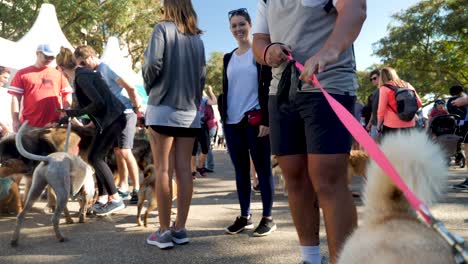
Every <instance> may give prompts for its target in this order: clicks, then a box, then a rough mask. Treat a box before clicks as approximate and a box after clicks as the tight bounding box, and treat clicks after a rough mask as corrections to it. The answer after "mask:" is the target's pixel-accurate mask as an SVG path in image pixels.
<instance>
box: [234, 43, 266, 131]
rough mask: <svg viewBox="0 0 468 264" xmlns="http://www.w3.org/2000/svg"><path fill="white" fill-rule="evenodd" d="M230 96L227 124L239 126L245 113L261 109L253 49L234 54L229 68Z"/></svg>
mask: <svg viewBox="0 0 468 264" xmlns="http://www.w3.org/2000/svg"><path fill="white" fill-rule="evenodd" d="M227 78H228V94H227V101H228V103H227V119H226V124H237V123H239V122H240V121H242V118H244V116H245V113H246V112H248V111H249V110H252V109H259V108H260V105H259V103H258V80H257V78H258V76H257V66H256V64H255V59H254V57H253V53H252V49H249V50H248V51H247V52H245V53H244V54H241V55H237V54H236V52H234V53H233V54H232V57H231V60H230V61H229V64H228V67H227Z"/></svg>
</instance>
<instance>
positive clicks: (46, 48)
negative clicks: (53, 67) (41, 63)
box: [37, 43, 59, 57]
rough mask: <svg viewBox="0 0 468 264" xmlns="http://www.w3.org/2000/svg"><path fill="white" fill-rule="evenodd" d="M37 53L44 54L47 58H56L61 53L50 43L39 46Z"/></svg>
mask: <svg viewBox="0 0 468 264" xmlns="http://www.w3.org/2000/svg"><path fill="white" fill-rule="evenodd" d="M37 51H40V52H42V53H44V54H45V55H46V56H54V57H55V56H57V54H58V53H59V51H58V50H57V48H56V47H55V46H54V45H51V44H49V43H45V44H39V45H38V46H37Z"/></svg>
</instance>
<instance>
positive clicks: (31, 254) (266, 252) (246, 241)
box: [0, 151, 468, 264]
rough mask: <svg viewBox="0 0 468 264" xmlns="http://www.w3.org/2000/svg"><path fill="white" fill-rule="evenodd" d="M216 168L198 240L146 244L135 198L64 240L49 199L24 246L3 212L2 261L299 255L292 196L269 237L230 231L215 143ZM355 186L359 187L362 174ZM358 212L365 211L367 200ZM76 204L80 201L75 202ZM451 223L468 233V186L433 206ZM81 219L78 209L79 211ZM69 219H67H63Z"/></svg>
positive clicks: (226, 169) (226, 180)
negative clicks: (162, 246) (170, 245)
mask: <svg viewBox="0 0 468 264" xmlns="http://www.w3.org/2000/svg"><path fill="white" fill-rule="evenodd" d="M215 158H216V173H213V174H209V176H208V177H207V178H205V179H199V180H197V181H196V182H195V194H194V198H193V206H192V208H191V210H190V215H189V219H188V228H189V231H190V235H191V239H192V240H191V243H190V244H188V245H185V246H178V247H176V248H175V249H173V250H168V251H162V250H159V249H157V248H155V247H153V246H149V245H146V243H145V240H146V237H147V236H148V234H149V233H151V232H152V231H153V230H154V229H155V227H156V222H157V215H156V212H153V213H152V214H151V218H150V219H149V222H150V227H148V228H144V227H138V226H136V224H135V215H136V206H134V205H130V206H128V207H127V208H126V209H125V210H123V211H121V212H119V213H118V214H116V215H113V216H111V217H105V218H97V217H94V218H89V219H88V222H87V223H85V224H72V225H66V224H63V225H62V226H61V229H62V231H63V233H64V234H65V235H66V236H67V237H68V238H69V239H70V240H69V241H67V242H66V243H59V242H57V241H56V240H55V237H54V235H53V231H52V227H51V223H50V217H51V215H46V214H44V213H43V212H42V209H41V208H43V207H44V205H45V203H44V201H41V202H38V203H36V205H35V210H34V211H33V212H32V213H31V214H29V215H28V217H27V219H26V221H25V225H24V228H23V229H22V235H21V240H20V245H19V247H18V248H11V247H10V245H9V241H10V237H11V234H12V229H13V227H14V223H15V218H14V217H12V216H5V215H2V216H0V263H1V264H3V263H5V264H6V263H8V264H26V263H67V264H72V263H119V264H120V263H126V264H127V263H275V264H276V263H299V261H300V255H299V251H298V248H297V246H298V241H297V236H296V233H295V229H294V226H293V225H292V220H291V216H290V213H289V208H288V203H287V198H286V197H284V196H283V195H282V194H281V193H278V194H277V195H276V196H275V204H274V210H273V215H274V217H275V221H276V223H277V225H278V230H277V231H276V232H275V233H273V234H272V235H271V236H268V237H264V238H255V237H252V235H251V233H248V232H247V233H242V234H239V235H235V236H230V235H225V234H224V231H223V228H224V227H225V226H227V225H229V224H231V223H232V221H233V220H234V219H235V217H236V216H237V215H238V214H239V205H238V203H237V195H236V192H235V182H234V171H233V168H232V166H231V164H230V161H229V160H228V157H227V155H226V153H225V152H224V151H216V153H215ZM464 173H465V171H464V170H460V169H459V170H454V171H452V172H451V175H450V184H452V183H454V182H460V181H461V180H462V179H463V178H464ZM355 180H356V182H355V184H354V185H353V189H356V190H357V189H359V186H360V182H359V179H355ZM357 204H358V205H359V207H358V211H359V214H362V206H361V205H362V204H361V202H360V201H359V200H357ZM70 209H71V211H72V212H76V211H77V209H78V205H77V203H76V202H71V203H70ZM252 209H253V219H254V221H255V222H258V221H259V220H260V217H261V202H260V196H259V195H258V194H256V195H255V196H254V197H253V204H252ZM433 212H434V214H435V215H436V216H437V217H439V218H440V219H442V220H443V221H444V222H445V223H446V225H447V227H448V228H449V229H450V230H452V231H455V232H457V233H458V234H460V235H462V236H464V237H465V238H466V239H467V238H468V220H467V219H468V192H457V191H453V190H449V193H448V196H447V198H446V199H445V200H444V201H443V202H442V203H441V204H440V205H438V206H436V207H435V208H434V210H433ZM74 219H76V217H75V218H74ZM62 221H63V220H62ZM324 234H325V232H324V227H323V224H322V226H321V235H322V236H321V240H322V254H324V255H327V248H326V241H325V236H324Z"/></svg>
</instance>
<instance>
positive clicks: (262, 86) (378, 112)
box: [0, 0, 468, 264]
mask: <svg viewBox="0 0 468 264" xmlns="http://www.w3.org/2000/svg"><path fill="white" fill-rule="evenodd" d="M323 2H326V3H325V4H322V3H323ZM163 9H164V15H163V16H164V17H163V20H162V22H161V23H159V24H157V25H156V26H155V27H154V30H153V32H152V34H151V36H150V39H149V42H148V46H147V48H146V51H145V53H144V65H143V68H142V73H143V80H144V87H145V90H146V92H147V94H148V96H149V99H148V105H147V108H146V111H145V112H143V110H142V105H141V100H140V98H139V97H138V95H137V93H136V88H135V87H133V86H132V85H131V84H129V83H128V82H127V81H126V80H125V79H123V78H122V77H121V76H119V75H118V74H116V73H115V72H114V71H113V70H112V69H111V68H110V67H109V65H107V64H105V63H103V62H101V61H100V60H99V58H98V56H97V54H96V52H95V51H94V49H93V48H92V47H90V46H79V47H77V48H76V49H75V51H74V53H73V52H72V51H71V50H69V49H67V48H61V50H60V51H59V52H58V51H56V50H54V47H53V46H52V45H51V44H48V43H44V44H41V45H39V46H38V48H37V52H36V55H37V59H36V63H35V64H34V65H32V66H30V67H27V68H25V69H21V70H19V71H17V72H16V74H15V75H14V77H13V79H12V81H11V84H10V85H9V87H8V93H9V94H10V95H11V96H9V97H8V96H4V94H5V93H6V90H5V89H0V100H2V101H0V104H2V103H3V104H2V105H11V113H8V114H6V115H5V114H3V115H1V119H0V128H1V131H0V133H1V136H2V137H4V136H7V135H9V134H11V133H14V132H15V131H17V129H18V127H19V125H20V124H21V123H22V122H24V121H25V120H28V121H29V124H30V125H31V126H33V127H46V126H54V125H55V123H56V122H57V121H58V120H59V119H60V118H61V117H63V116H68V117H72V118H73V117H81V116H83V115H87V116H88V117H89V118H90V120H91V122H89V123H88V124H83V125H84V126H91V127H94V128H95V137H94V141H93V143H92V146H91V148H90V152H89V155H88V161H89V163H90V165H92V166H93V167H94V169H95V175H96V181H97V187H98V193H99V196H98V199H97V202H96V203H95V205H94V206H93V211H94V212H95V214H96V215H108V214H111V213H115V212H117V211H119V210H121V209H123V208H124V207H125V205H124V203H123V199H130V203H136V202H137V200H138V197H137V192H138V189H139V172H138V166H137V164H136V161H135V157H134V156H133V154H132V151H131V150H132V147H133V142H134V136H135V128H136V126H137V116H138V115H144V117H145V122H146V123H145V125H146V126H147V133H148V135H149V141H150V145H151V151H152V155H153V159H154V160H153V161H154V165H155V168H156V170H155V171H156V172H155V173H156V183H155V188H156V198H157V203H158V208H157V209H158V218H159V227H158V229H157V230H156V231H155V232H153V233H152V234H150V235H149V237H148V238H147V240H146V241H147V243H148V244H150V245H155V246H157V247H159V248H161V249H166V248H172V247H174V244H186V243H188V242H189V235H188V232H187V228H186V226H187V217H188V214H189V209H190V204H191V200H192V194H193V180H194V179H196V178H197V177H204V176H206V173H207V172H212V171H213V170H214V167H213V166H214V165H213V164H214V163H213V153H212V150H211V145H212V144H213V142H214V138H215V136H216V135H217V134H219V135H222V138H225V141H226V145H227V148H228V152H229V156H230V158H231V162H232V164H233V166H234V169H235V180H236V189H237V195H238V199H239V207H240V212H239V216H238V217H237V218H236V219H235V220H234V222H233V223H232V224H231V225H229V226H227V227H226V228H225V230H226V233H228V234H237V233H239V232H242V231H244V230H249V229H253V235H254V236H266V235H269V234H271V233H272V232H273V231H275V230H276V228H277V226H276V224H275V222H274V220H273V214H272V208H273V197H274V190H275V188H274V181H273V176H272V169H271V155H272V154H273V155H276V156H277V160H278V163H279V166H280V167H281V169H282V171H283V176H284V178H285V181H286V182H287V185H286V186H287V191H288V200H289V205H290V209H291V215H292V218H293V221H294V225H295V228H296V231H297V234H298V237H299V243H300V249H301V253H302V260H303V263H313V264H316V263H321V255H320V248H319V243H320V238H319V227H320V210H319V209H320V208H321V209H322V212H323V216H324V221H325V226H326V232H327V241H328V248H329V253H330V259H331V261H332V263H335V261H336V259H337V255H338V253H339V250H340V248H341V247H342V246H343V244H344V241H345V239H346V238H347V237H348V236H349V235H350V233H351V232H352V231H353V230H354V229H355V227H356V225H357V213H356V206H355V204H354V201H353V198H352V195H351V192H350V191H349V189H348V182H347V177H346V170H347V161H348V155H349V152H350V150H351V147H352V138H351V135H350V134H349V132H348V131H347V130H346V128H345V127H344V126H343V125H342V123H341V122H340V121H339V120H338V118H337V116H336V115H335V113H334V112H333V110H332V109H331V107H330V106H329V104H328V103H327V101H326V99H325V97H324V95H323V94H322V93H321V92H320V91H319V90H318V89H317V88H316V87H315V86H314V84H313V83H312V81H311V77H312V75H314V74H315V75H316V77H317V78H318V80H319V81H320V83H321V84H322V85H323V87H324V88H325V90H327V91H328V92H329V93H330V94H331V96H333V97H334V98H335V99H336V100H337V101H338V102H340V103H341V104H342V105H343V106H344V107H345V108H346V109H348V110H349V111H350V112H354V113H355V114H356V117H357V118H358V119H359V120H360V121H361V122H362V124H363V126H365V127H366V128H367V130H368V131H369V134H370V135H371V136H372V138H374V139H375V140H376V141H377V140H379V138H381V137H382V136H385V135H387V134H389V133H393V132H395V131H399V130H407V129H411V128H414V127H415V126H417V124H418V120H419V119H418V115H419V116H421V114H420V113H418V112H417V111H418V109H419V108H420V107H421V106H422V102H421V99H420V98H419V95H418V93H417V92H416V90H415V88H414V87H412V86H411V84H410V83H408V82H406V81H404V80H401V79H400V78H399V76H398V74H397V72H396V71H395V69H393V68H391V67H383V68H382V69H380V70H375V71H372V72H371V73H370V81H371V82H372V83H373V85H374V86H375V87H376V89H375V91H374V92H373V93H372V94H371V95H369V97H368V101H367V103H366V105H365V106H362V105H361V106H359V105H357V103H356V95H357V89H358V85H357V84H358V82H357V79H356V74H355V65H356V64H355V60H354V52H353V48H352V44H353V42H354V41H355V39H356V38H357V36H358V34H359V32H360V30H361V27H362V24H363V22H364V20H365V18H366V6H365V1H358V0H355V1H332V0H330V1H263V0H259V1H258V8H257V16H256V20H255V21H252V20H251V17H250V14H249V13H248V11H247V9H245V8H241V9H236V10H232V11H230V12H229V13H228V14H227V21H226V30H228V29H229V30H230V31H231V33H232V36H233V38H234V39H235V41H236V42H237V47H233V48H234V49H233V50H232V51H231V52H229V53H227V54H225V55H224V59H223V82H222V94H220V95H219V96H218V97H217V96H216V95H215V94H214V93H213V90H212V87H209V86H207V89H205V78H206V65H205V50H204V44H203V41H202V39H201V34H202V30H201V29H200V28H199V27H198V23H197V15H196V13H195V11H194V9H193V6H192V3H191V1H190V0H166V1H164V2H163ZM278 18H281V19H278ZM306 25H307V26H306ZM252 33H253V39H251V34H252ZM289 55H291V56H292V57H293V58H294V59H295V60H297V61H299V62H301V63H304V64H305V68H304V70H303V71H302V72H301V73H299V72H298V71H297V69H296V68H295V66H294V64H293V63H291V62H290V60H289V59H290V58H289ZM55 59H56V63H57V68H54V67H51V65H52V62H53V61H54V60H55ZM9 75H10V71H9V70H8V69H7V68H5V67H0V85H1V86H3V84H5V83H6V82H7V81H8V79H9V77H10V76H9ZM72 87H73V88H72ZM452 88H453V87H452ZM459 88H461V89H459ZM204 90H205V91H206V92H204ZM450 93H451V95H452V96H454V97H457V98H456V99H454V100H452V101H450V103H449V106H450V107H452V106H453V108H454V109H458V111H464V113H465V115H464V116H463V117H462V119H463V120H465V119H466V110H464V109H465V105H468V97H467V96H466V94H464V92H463V88H462V87H458V86H457V87H456V88H453V89H451V90H450ZM72 94H73V99H74V102H73V101H72ZM7 98H9V101H5V100H7ZM213 105H218V109H219V112H220V116H221V120H219V122H218V121H217V120H216V118H215V117H214V116H215V115H214V112H213V108H212V106H213ZM402 105H404V106H405V107H402ZM57 109H59V110H60V111H57ZM356 109H357V110H356ZM460 109H461V110H460ZM7 110H10V109H7ZM2 111H3V110H2ZM454 111H455V110H454ZM449 112H450V111H449V110H447V109H446V107H445V102H444V101H443V100H439V101H436V102H435V104H434V109H433V111H431V113H430V115H429V122H431V120H433V118H435V117H437V116H439V115H446V114H448V113H449ZM4 113H5V112H4ZM357 113H359V114H357ZM6 117H7V118H6ZM8 117H11V118H8ZM221 126H222V128H221ZM467 131H468V129H467ZM466 138H467V137H466V136H465V137H464V141H466V140H467V139H466ZM467 142H468V141H467ZM355 147H357V148H358V147H359V146H358V145H353V148H355ZM467 148H468V144H466V145H465V149H466V150H467V151H468V149H467ZM111 150H112V151H114V153H115V156H116V160H117V166H118V172H119V177H120V180H119V185H116V184H115V182H114V179H113V175H112V172H111V170H110V168H109V166H108V164H107V163H106V161H105V157H106V156H107V154H108V152H110V151H111ZM251 164H253V166H251ZM251 167H252V168H251ZM252 171H253V172H252ZM252 174H256V178H255V179H256V180H255V182H254V184H252V181H251V176H253V175H252ZM174 175H175V179H176V182H177V186H178V188H177V215H176V219H175V222H171V207H172V186H171V182H172V177H173V176H174ZM129 176H130V178H131V180H132V182H133V189H132V191H131V192H130V187H129V183H128V177H129ZM458 187H460V188H465V189H468V179H467V180H466V181H465V182H464V183H462V184H460V185H459V186H458ZM252 189H254V190H258V191H259V192H260V194H261V200H262V206H263V211H262V218H261V220H260V222H259V223H256V226H255V225H254V223H253V222H252V212H251V209H250V202H251V200H250V199H251V191H252Z"/></svg>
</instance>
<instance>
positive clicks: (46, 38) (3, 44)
mask: <svg viewBox="0 0 468 264" xmlns="http://www.w3.org/2000/svg"><path fill="white" fill-rule="evenodd" d="M42 43H50V44H51V45H54V46H57V47H60V46H64V47H67V48H70V49H73V47H72V45H71V44H70V42H68V40H67V38H66V37H65V35H64V34H63V32H62V29H61V27H60V24H59V22H58V19H57V13H56V12H55V7H54V6H53V5H51V4H42V6H41V10H40V11H39V15H38V16H37V19H36V21H35V22H34V24H33V26H32V27H31V29H30V30H29V32H28V33H26V34H25V35H24V36H23V37H22V38H21V39H20V40H18V41H17V42H12V41H9V40H6V39H2V38H0V65H2V66H6V67H9V68H12V69H20V68H24V67H27V66H30V65H33V64H34V62H35V61H36V48H37V46H38V45H39V44H42Z"/></svg>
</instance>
